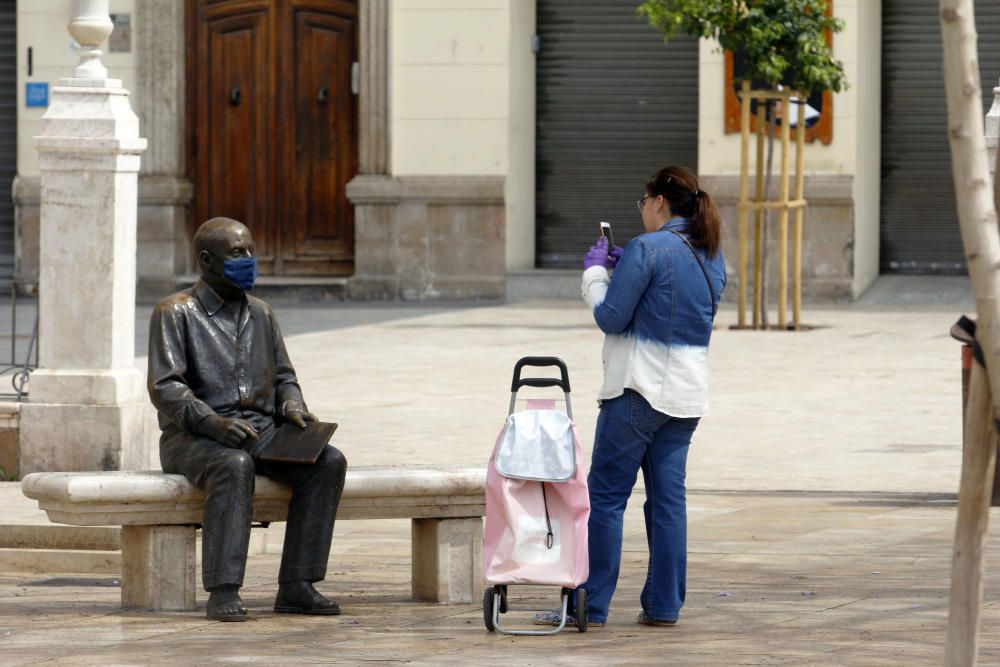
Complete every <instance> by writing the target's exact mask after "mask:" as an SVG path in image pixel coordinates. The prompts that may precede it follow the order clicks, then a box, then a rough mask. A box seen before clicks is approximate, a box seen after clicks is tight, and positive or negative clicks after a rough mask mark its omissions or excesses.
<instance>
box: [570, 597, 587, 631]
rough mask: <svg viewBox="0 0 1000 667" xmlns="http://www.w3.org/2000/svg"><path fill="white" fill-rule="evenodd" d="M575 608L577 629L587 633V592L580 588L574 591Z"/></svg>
mask: <svg viewBox="0 0 1000 667" xmlns="http://www.w3.org/2000/svg"><path fill="white" fill-rule="evenodd" d="M573 606H574V607H576V629H577V630H579V631H580V632H586V631H587V616H588V612H587V591H586V589H583V588H578V589H576V590H575V591H573Z"/></svg>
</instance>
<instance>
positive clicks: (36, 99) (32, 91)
mask: <svg viewBox="0 0 1000 667" xmlns="http://www.w3.org/2000/svg"><path fill="white" fill-rule="evenodd" d="M24 100H25V104H26V105H27V106H29V107H47V106H49V84H48V83H45V82H41V81H29V82H27V83H26V84H24Z"/></svg>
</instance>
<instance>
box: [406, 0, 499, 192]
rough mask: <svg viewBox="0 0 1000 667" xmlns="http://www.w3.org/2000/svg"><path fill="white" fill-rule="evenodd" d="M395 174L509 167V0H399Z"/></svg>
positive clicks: (465, 172)
mask: <svg viewBox="0 0 1000 667" xmlns="http://www.w3.org/2000/svg"><path fill="white" fill-rule="evenodd" d="M390 7H391V11H392V16H391V22H392V23H391V25H392V28H391V31H392V37H391V54H392V55H391V57H392V72H391V81H392V82H391V87H392V88H391V89H392V92H391V98H392V104H391V106H392V173H393V174H396V175H405V176H416V175H421V176H424V175H437V176H442V175H470V174H475V175H493V176H503V175H505V174H506V173H507V114H508V66H509V58H508V43H509V39H508V34H509V29H508V24H509V21H510V18H509V16H510V11H511V2H510V0H394V1H393V2H391V3H390Z"/></svg>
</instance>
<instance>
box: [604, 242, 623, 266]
mask: <svg viewBox="0 0 1000 667" xmlns="http://www.w3.org/2000/svg"><path fill="white" fill-rule="evenodd" d="M623 252H625V249H624V248H622V247H621V246H620V245H616V246H615V247H614V248H612V249H611V252H609V253H608V262H609V263H610V264H611V268H612V269H613V268H615V267H616V266H618V260H619V259H621V258H622V253H623Z"/></svg>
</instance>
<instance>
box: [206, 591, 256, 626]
mask: <svg viewBox="0 0 1000 667" xmlns="http://www.w3.org/2000/svg"><path fill="white" fill-rule="evenodd" d="M205 616H207V617H208V618H210V619H212V620H213V621H223V622H227V623H239V622H241V621H245V620H247V609H246V607H244V606H243V600H241V599H240V594H239V593H236V592H225V593H211V594H210V595H209V596H208V604H207V605H206V606H205Z"/></svg>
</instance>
